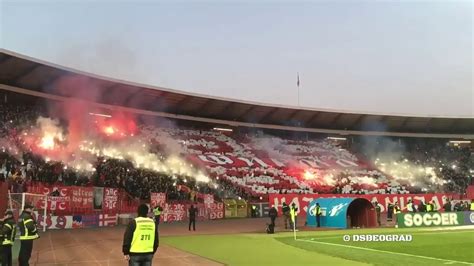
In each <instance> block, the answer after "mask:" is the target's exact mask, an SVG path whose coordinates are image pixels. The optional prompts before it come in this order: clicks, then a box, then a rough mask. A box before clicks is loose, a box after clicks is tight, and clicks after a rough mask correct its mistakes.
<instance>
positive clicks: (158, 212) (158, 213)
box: [153, 205, 163, 225]
mask: <svg viewBox="0 0 474 266" xmlns="http://www.w3.org/2000/svg"><path fill="white" fill-rule="evenodd" d="M162 211H163V208H161V206H160V205H156V207H155V208H154V209H153V215H154V216H155V223H156V225H159V224H160V217H161V212H162Z"/></svg>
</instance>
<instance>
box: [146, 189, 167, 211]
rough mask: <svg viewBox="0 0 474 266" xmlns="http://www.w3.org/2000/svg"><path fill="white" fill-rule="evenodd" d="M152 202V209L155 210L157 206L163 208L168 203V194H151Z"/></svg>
mask: <svg viewBox="0 0 474 266" xmlns="http://www.w3.org/2000/svg"><path fill="white" fill-rule="evenodd" d="M150 202H151V207H152V208H155V207H156V206H163V205H164V204H165V202H166V193H156V192H151V193H150Z"/></svg>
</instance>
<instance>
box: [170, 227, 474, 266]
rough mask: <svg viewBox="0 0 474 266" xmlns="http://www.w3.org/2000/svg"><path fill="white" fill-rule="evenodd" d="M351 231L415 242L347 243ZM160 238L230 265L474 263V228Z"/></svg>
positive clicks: (356, 232) (361, 230)
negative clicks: (410, 238) (409, 237)
mask: <svg viewBox="0 0 474 266" xmlns="http://www.w3.org/2000/svg"><path fill="white" fill-rule="evenodd" d="M346 234H349V235H351V234H411V235H412V236H413V241H411V242H344V241H343V240H342V236H343V235H346ZM161 241H162V242H163V243H166V244H168V245H171V246H174V247H176V248H179V249H182V250H185V251H188V252H191V253H194V254H197V255H200V256H203V257H207V258H210V259H213V260H216V261H219V262H222V263H225V264H227V265H315V264H320V265H363V264H372V265H446V264H451V265H466V264H468V263H472V264H473V265H474V231H473V230H454V231H436V232H434V231H425V230H419V229H415V230H414V229H366V230H363V229H360V230H337V231H319V232H314V231H313V232H298V240H297V241H295V240H294V239H293V235H292V233H278V234H275V235H267V234H238V235H200V236H186V237H164V238H162V240H161ZM351 246H352V247H357V249H355V248H351ZM380 251H382V252H380ZM383 251H388V252H391V253H384V252H383ZM396 253H402V254H396ZM404 254H408V255H404ZM410 254H411V255H413V256H410ZM425 257H429V258H425ZM436 259H438V260H436ZM458 262H465V263H458Z"/></svg>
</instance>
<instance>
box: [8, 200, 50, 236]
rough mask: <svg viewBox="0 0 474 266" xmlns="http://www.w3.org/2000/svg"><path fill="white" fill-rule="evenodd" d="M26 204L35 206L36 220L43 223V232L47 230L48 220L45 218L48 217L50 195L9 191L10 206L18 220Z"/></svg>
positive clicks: (40, 223)
mask: <svg viewBox="0 0 474 266" xmlns="http://www.w3.org/2000/svg"><path fill="white" fill-rule="evenodd" d="M26 204H30V205H31V206H33V208H34V213H33V215H35V216H36V217H35V218H36V222H37V223H38V225H42V227H43V232H45V231H46V222H45V221H43V220H45V219H46V218H47V217H48V195H43V194H33V193H10V192H8V208H9V209H10V210H11V211H12V212H13V216H14V217H15V219H16V220H18V218H19V217H20V215H21V212H22V211H23V209H24V208H25V205H26Z"/></svg>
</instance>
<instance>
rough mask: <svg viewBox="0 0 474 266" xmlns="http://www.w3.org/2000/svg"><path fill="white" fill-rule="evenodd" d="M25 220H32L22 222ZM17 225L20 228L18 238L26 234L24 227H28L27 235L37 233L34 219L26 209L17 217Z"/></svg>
mask: <svg viewBox="0 0 474 266" xmlns="http://www.w3.org/2000/svg"><path fill="white" fill-rule="evenodd" d="M27 220H32V221H33V222H29V223H26V224H25V223H24V221H27ZM18 227H19V228H20V239H21V237H22V236H25V234H26V231H25V227H26V229H28V233H29V234H28V235H30V236H31V235H37V234H38V229H37V224H36V220H35V219H34V217H33V216H32V215H31V213H29V212H27V211H23V212H22V213H21V215H20V219H18Z"/></svg>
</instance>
